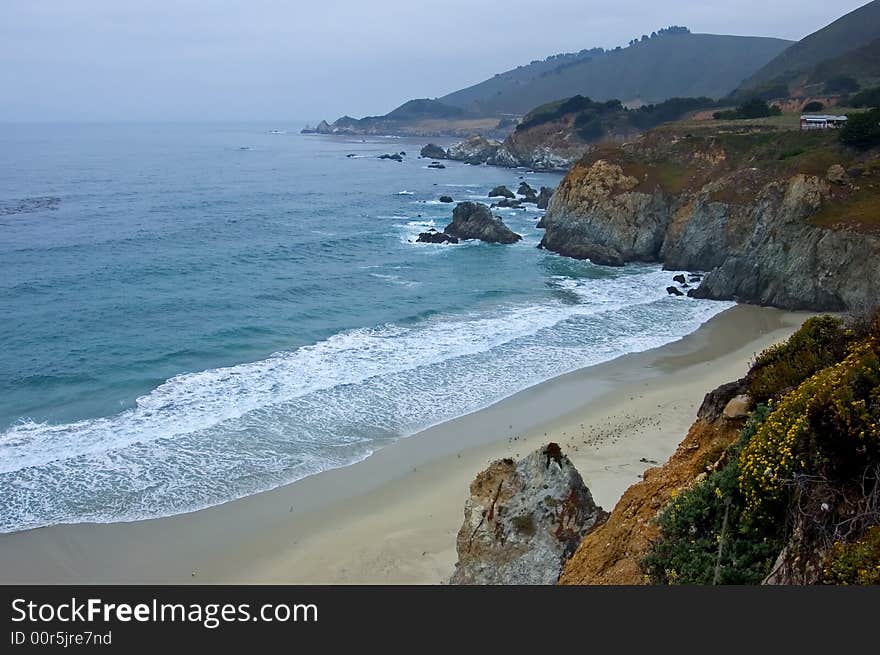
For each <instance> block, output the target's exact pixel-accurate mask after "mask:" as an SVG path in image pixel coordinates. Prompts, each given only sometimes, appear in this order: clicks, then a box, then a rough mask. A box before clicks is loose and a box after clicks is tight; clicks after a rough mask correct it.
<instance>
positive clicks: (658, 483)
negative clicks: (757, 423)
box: [559, 381, 745, 585]
mask: <svg viewBox="0 0 880 655" xmlns="http://www.w3.org/2000/svg"><path fill="white" fill-rule="evenodd" d="M743 386H744V385H743V382H742V381H739V382H735V383H732V384H727V385H724V386H722V387H719V388H718V389H716V390H715V391H713V392H711V393H709V394H707V395H706V398H705V400H704V401H703V404H702V406H701V407H700V411H699V413H698V415H697V420H696V422H695V423H694V424H693V426H692V427H691V429H690V431H689V432H688V434H687V436H686V437H685V439H684V441H682V442H681V444H679V446H678V449H677V450H676V451H675V453H674V454H673V455H672V456H671V457H670V458H669V461H667V462H666V463H665V464H664V465H663V466H660V467H656V468H651V469H648V470H646V471H645V473H644V475H643V479H642V481H641V482H639V483H637V484H634V485H633V486H631V487H630V488H629V489H627V490H626V492H625V493H624V494H623V496H622V497H621V499H620V500H619V501H618V503H617V505H616V506H615V507H614V510H613V511H612V512H611V514H610V515H609V517H608V520H607V521H605V523H603V524H602V525H601V526H599V527H598V528H597V529H596V530H594V531H593V532H592V533H591V534H589V535H588V536H586V537H585V538H584V539H583V541H582V542H581V546H580V547H579V548H578V550H577V552H576V553H575V554H574V556H573V557H572V558H571V559H570V560H569V561H568V563H567V564H566V567H565V570H564V571H563V573H562V575H561V577H560V579H559V582H560V584H589V585H594V584H609V585H638V584H645V582H646V579H645V573H644V571H643V568H642V560H643V559H644V558H645V556H646V555H647V553H648V550H649V548H650V546H651V543H652V542H653V541H654V540H655V539H656V538H657V535H658V534H659V532H660V528H659V526H658V525H657V523H656V521H655V519H656V517H657V514H658V512H659V511H660V510H661V508H663V507H664V506H666V505H667V504H668V503H669V501H670V500H671V499H672V498H674V497H675V496H676V495H677V494H678V493H680V492H681V491H682V490H683V489H686V488H688V487H689V486H691V485H692V484H693V483H694V482H695V481H699V480H701V479H703V478H705V477H706V473H707V472H708V471H710V470H713V469H715V468H717V467H718V464H719V460H721V458H722V455H723V453H724V452H725V449H726V448H727V447H728V446H729V445H730V444H731V443H733V442H734V441H735V440H736V438H737V436H738V434H739V430H740V428H742V425H743V419H744V417H745V413H744V412H742V411H738V410H736V407H735V406H734V407H732V408H730V409H728V405H731V404H734V405H736V401H735V399H736V398H737V396H739V395H740V394H741V393H742V391H743ZM725 410H727V411H725Z"/></svg>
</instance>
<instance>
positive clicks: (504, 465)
mask: <svg viewBox="0 0 880 655" xmlns="http://www.w3.org/2000/svg"><path fill="white" fill-rule="evenodd" d="M604 518H605V513H604V512H603V511H602V509H601V508H600V507H598V506H597V505H596V504H595V502H593V497H592V496H591V494H590V490H589V489H587V487H586V485H584V481H583V479H582V478H581V476H580V474H579V473H578V472H577V469H575V467H574V465H573V464H572V463H571V461H570V460H569V459H568V457H566V456H565V455H564V454H563V453H562V450H561V449H560V447H559V446H558V445H557V444H555V443H551V444H548V445H547V446H545V447H543V448H540V449H539V450H537V451H535V452H533V453H532V454H530V455H528V456H527V457H524V458H523V459H521V460H519V461H518V462H515V461H514V460H512V459H501V460H496V461H495V462H492V463H491V464H490V465H489V467H488V468H487V469H486V470H484V471H482V472H481V473H479V474H478V475H477V477H476V478H475V479H474V481H473V482H472V483H471V487H470V497H469V498H468V499H467V501H466V502H465V507H464V522H463V523H462V526H461V529H460V530H459V532H458V539H457V540H456V549H457V551H458V562H457V563H456V565H455V572H454V573H453V575H452V578H451V580H450V583H451V584H495V585H497V584H554V583H555V582H556V581H557V579H558V578H559V574H560V572H561V571H562V567H563V565H564V563H565V561H566V559H567V558H568V557H569V556H570V555H571V554H572V553H573V552H574V551H575V549H576V548H577V546H578V544H579V543H580V542H581V539H582V538H583V537H584V536H585V535H586V534H588V533H589V532H590V531H591V530H592V529H593V528H595V527H596V526H597V525H599V524H601V522H602V521H603V520H604Z"/></svg>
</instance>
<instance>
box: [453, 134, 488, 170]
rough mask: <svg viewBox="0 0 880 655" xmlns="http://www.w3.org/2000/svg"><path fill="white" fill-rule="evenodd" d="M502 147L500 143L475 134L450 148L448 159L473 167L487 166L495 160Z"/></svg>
mask: <svg viewBox="0 0 880 655" xmlns="http://www.w3.org/2000/svg"><path fill="white" fill-rule="evenodd" d="M500 147H501V144H500V143H499V142H498V141H494V140H491V139H487V138H486V137H484V136H480V135H479V134H474V135H472V136H469V137H468V138H467V139H465V140H464V141H461V142H460V143H456V144H454V145H452V146H450V147H449V150H447V151H446V159H451V160H453V161H461V162H464V163H466V164H473V165H478V164H485V163H487V162H489V161H490V160H492V159H493V158H494V156H495V153H497V152H498V148H500Z"/></svg>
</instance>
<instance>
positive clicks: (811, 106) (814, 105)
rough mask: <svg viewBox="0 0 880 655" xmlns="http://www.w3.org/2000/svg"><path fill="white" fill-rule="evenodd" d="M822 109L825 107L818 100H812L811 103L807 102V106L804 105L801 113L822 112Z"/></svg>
mask: <svg viewBox="0 0 880 655" xmlns="http://www.w3.org/2000/svg"><path fill="white" fill-rule="evenodd" d="M823 109H825V105H823V104H822V103H821V102H819V101H818V100H813V101H812V102H808V103H807V104H805V105H804V108H803V109H802V111H805V112H811V111H822V110H823Z"/></svg>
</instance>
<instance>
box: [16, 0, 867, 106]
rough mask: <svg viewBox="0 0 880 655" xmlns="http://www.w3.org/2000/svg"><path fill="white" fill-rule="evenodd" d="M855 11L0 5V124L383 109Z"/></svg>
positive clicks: (792, 2) (685, 0) (287, 1)
mask: <svg viewBox="0 0 880 655" xmlns="http://www.w3.org/2000/svg"><path fill="white" fill-rule="evenodd" d="M863 4H865V2H864V0H735V1H734V2H731V1H730V0H727V1H723V2H722V1H716V0H664V1H663V2H657V1H656V0H630V1H627V0H617V1H616V2H615V1H614V0H604V1H602V2H597V1H594V0H428V1H424V0H296V1H293V0H0V89H2V91H0V120H15V121H20V120H41V121H42V120H96V121H98V120H154V119H155V120H192V119H218V120H225V119H236V120H237V119H243V120H252V119H271V120H296V119H302V120H305V119H316V118H327V119H329V120H332V119H335V118H337V117H338V116H340V115H342V114H344V113H348V114H351V115H353V116H363V115H369V114H383V113H385V112H387V111H389V110H391V109H393V108H394V107H395V106H397V105H398V104H400V103H401V102H403V101H405V100H407V99H409V98H420V97H436V96H440V95H443V94H445V93H448V92H450V91H454V90H456V89H459V88H462V87H464V86H468V85H470V84H473V83H476V82H479V81H481V80H483V79H485V78H487V77H490V76H492V75H493V74H495V73H497V72H501V71H503V70H507V69H509V68H513V67H515V66H517V65H519V64H524V63H528V62H529V61H531V60H533V59H543V58H544V57H545V56H547V55H549V54H554V53H557V52H566V51H577V50H580V49H582V48H590V47H594V46H604V47H614V46H616V45H625V44H626V43H627V42H628V41H629V39H631V38H633V37H637V36H640V35H641V34H643V33H650V32H651V31H653V30H656V29H658V28H660V27H664V26H667V25H671V24H675V25H686V26H688V27H690V28H691V30H692V31H694V32H708V33H716V34H743V35H758V36H776V37H781V38H787V39H793V40H796V39H800V38H802V37H804V36H805V35H807V34H809V33H810V32H813V31H815V30H816V29H818V28H820V27H822V26H824V25H826V24H827V23H829V22H831V21H832V20H834V19H836V18H838V17H839V16H841V15H843V14H845V13H847V12H849V11H851V10H853V9H855V8H856V7H859V6H861V5H863Z"/></svg>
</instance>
